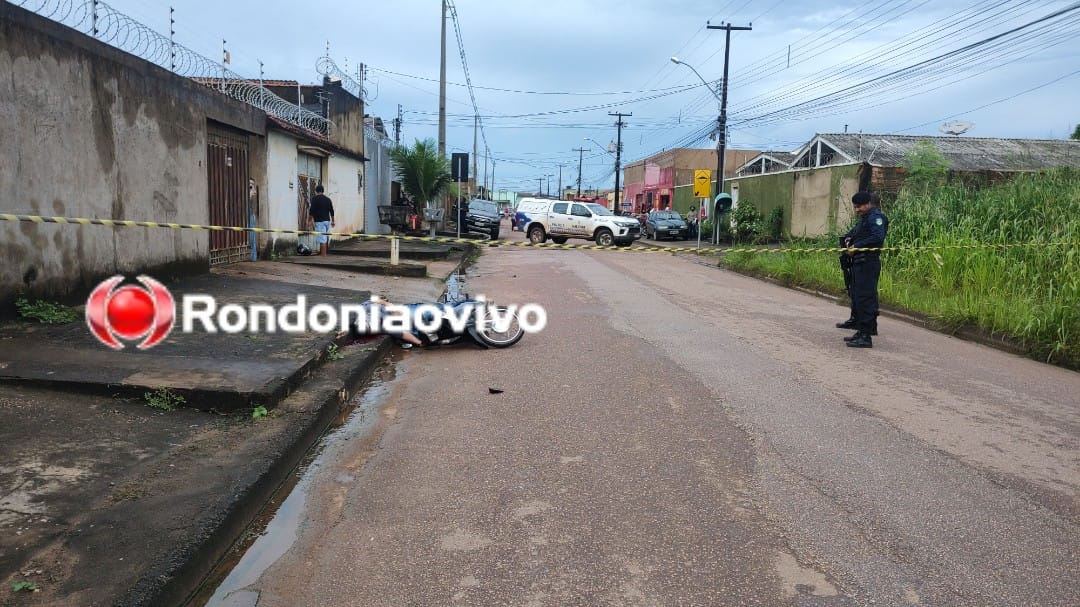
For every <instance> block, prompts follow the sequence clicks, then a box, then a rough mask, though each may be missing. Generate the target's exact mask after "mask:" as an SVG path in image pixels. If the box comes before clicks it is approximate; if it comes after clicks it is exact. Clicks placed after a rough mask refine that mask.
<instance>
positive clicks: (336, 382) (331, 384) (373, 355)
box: [121, 245, 481, 606]
mask: <svg viewBox="0 0 1080 607" xmlns="http://www.w3.org/2000/svg"><path fill="white" fill-rule="evenodd" d="M480 250H481V247H479V246H477V245H469V246H467V247H466V254H465V255H463V256H462V258H461V260H460V261H459V262H458V263H457V265H456V266H455V267H454V269H453V270H451V271H450V272H448V273H447V275H446V276H444V277H442V279H443V280H446V279H447V278H449V277H450V275H452V274H454V273H458V272H461V271H462V270H463V269H464V268H467V267H468V266H469V265H471V264H472V263H473V262H474V261H475V257H474V252H475V251H480ZM342 341H347V339H346V338H345V337H343V338H340V339H338V340H335V341H334V343H338V345H341V344H340V343H339V342H342ZM371 343H372V344H374V347H373V348H372V349H371V351H370V354H368V355H366V356H364V360H363V361H362V362H360V363H359V364H357V365H356V366H354V367H350V368H349V369H348V370H347V371H346V372H345V374H344V377H339V376H337V375H335V376H334V377H331V378H319V375H320V374H321V373H326V372H328V371H329V370H330V369H332V366H333V364H334V363H330V362H325V361H323V364H321V365H319V366H317V367H315V368H314V370H312V369H311V368H308V370H307V373H305V374H304V375H303V378H302V379H304V380H306V382H305V385H306V384H308V383H310V384H315V387H316V390H318V396H316V397H315V398H316V402H315V403H313V404H314V405H315V409H316V410H317V413H316V414H315V415H314V416H313V417H311V418H308V420H307V423H306V424H305V425H303V426H297V427H294V428H293V429H292V431H291V436H290V437H289V439H288V441H287V442H288V447H287V448H286V449H285V450H283V451H282V452H281V453H278V454H276V456H275V457H274V459H273V460H270V461H266V462H265V464H264V466H263V468H262V471H261V472H260V474H259V477H258V478H257V479H256V480H255V481H254V482H253V483H252V484H250V485H249V486H248V487H247V488H245V489H244V490H243V491H241V492H238V493H237V494H236V496H235V500H234V501H233V502H232V507H231V508H230V509H229V510H228V511H227V512H224V513H223V514H222V515H221V516H220V518H218V519H215V520H214V521H211V522H210V523H209V524H208V525H207V526H206V527H204V528H203V529H200V530H198V531H197V532H196V533H194V534H192V537H193V538H195V539H194V540H193V541H192V543H191V544H189V545H187V546H180V547H178V548H177V549H176V550H175V551H174V552H173V554H172V555H171V556H170V562H171V564H170V563H160V564H154V565H152V566H151V567H150V568H149V569H148V570H147V571H146V572H145V573H144V574H143V576H142V577H141V578H140V579H139V580H138V581H136V583H135V584H134V585H133V586H132V587H131V589H130V590H129V591H128V592H127V593H126V595H125V598H124V599H123V600H122V601H121V604H123V605H132V606H136V605H137V606H142V605H147V606H149V605H163V604H164V605H182V604H185V603H186V602H187V601H189V600H191V599H192V598H193V597H194V595H195V594H196V593H198V592H199V591H200V590H201V589H202V585H203V584H204V583H206V582H207V578H208V576H210V575H211V574H212V573H213V572H214V570H215V569H216V568H217V566H218V564H219V563H220V562H221V561H222V559H224V558H225V557H226V556H227V554H228V552H229V550H230V549H231V548H232V547H233V545H235V543H236V542H237V541H238V540H239V539H240V538H241V537H242V535H243V533H244V530H245V529H247V528H248V526H249V525H250V524H251V523H252V521H254V520H255V518H256V517H257V516H258V514H259V513H260V512H261V511H262V509H263V508H264V507H265V506H266V504H267V502H268V501H269V500H270V498H271V497H273V495H274V493H275V492H276V491H277V490H278V488H279V487H281V485H282V484H283V483H284V482H285V481H286V480H287V478H288V477H289V475H290V474H292V473H293V471H294V470H295V469H296V467H297V466H298V465H299V464H300V462H301V461H302V460H303V458H304V457H305V455H307V453H308V452H309V451H310V449H311V448H312V446H314V445H315V443H316V442H317V441H318V440H319V438H320V437H322V436H323V434H324V433H325V432H326V430H327V428H329V427H330V425H331V423H333V421H334V419H335V418H336V417H337V415H338V414H339V412H340V410H341V406H342V405H343V404H344V403H346V402H348V400H349V399H350V398H351V397H353V396H355V395H356V394H357V393H358V392H359V390H360V389H361V388H362V387H363V385H364V384H365V383H366V382H367V381H368V380H369V379H370V378H371V376H372V374H374V372H375V369H376V368H377V367H378V366H379V365H380V364H382V362H383V361H384V360H385V359H386V358H387V357H388V356H389V354H390V352H391V349H392V343H393V342H392V339H391V338H390V337H382V338H380V339H379V340H377V341H374V342H371ZM320 359H321V351H320V355H316V357H315V358H314V359H313V360H312V363H317V362H319V361H320ZM320 382H321V383H323V384H324V385H323V386H321V387H319V386H318V384H319V383H320ZM304 394H305V392H304V390H303V389H302V388H301V389H300V390H297V391H295V392H292V393H291V394H289V395H287V396H285V397H284V400H282V401H281V402H280V403H278V405H277V406H281V405H282V404H284V403H285V402H286V401H288V400H290V399H298V400H299V399H301V398H303V396H304Z"/></svg>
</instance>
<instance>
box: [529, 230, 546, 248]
mask: <svg viewBox="0 0 1080 607" xmlns="http://www.w3.org/2000/svg"><path fill="white" fill-rule="evenodd" d="M545 240H547V235H546V234H544V228H543V227H542V226H533V227H531V228H529V242H531V243H533V244H543V242H544V241H545Z"/></svg>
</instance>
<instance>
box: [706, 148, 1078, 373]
mask: <svg viewBox="0 0 1080 607" xmlns="http://www.w3.org/2000/svg"><path fill="white" fill-rule="evenodd" d="M884 211H885V213H886V215H888V217H889V236H888V240H887V241H886V243H885V244H886V247H889V248H891V247H900V248H901V249H900V250H891V251H886V252H885V253H884V254H883V256H882V276H881V283H880V295H881V301H882V303H883V304H885V305H889V306H893V307H897V308H902V309H907V310H911V311H914V312H918V313H920V314H923V315H926V316H929V317H931V318H934V319H937V320H938V321H940V322H941V323H942V324H944V325H945V326H947V327H953V328H958V327H961V326H974V327H978V328H981V329H983V330H986V331H990V332H993V333H997V334H1001V335H1005V336H1008V337H1011V338H1013V339H1016V340H1018V341H1021V342H1024V343H1026V344H1027V345H1028V347H1029V348H1030V350H1031V352H1032V354H1033V355H1034V356H1036V357H1038V358H1041V359H1043V360H1047V361H1048V362H1058V363H1062V364H1065V365H1068V366H1071V367H1074V368H1080V171H1077V170H1071V169H1060V170H1054V171H1050V172H1045V173H1038V174H1029V175H1023V176H1019V177H1017V178H1015V179H1013V180H1011V181H1009V182H1006V183H1002V184H998V185H996V186H992V187H988V188H984V189H968V188H965V187H963V186H942V187H938V188H932V189H929V190H924V191H922V192H907V191H905V192H901V194H900V196H899V197H898V199H897V201H896V202H895V203H894V204H892V205H890V206H889V207H888V208H886V209H884ZM1062 243H1064V244H1062ZM836 246H837V237H836V235H830V236H828V237H823V238H821V239H817V240H815V241H810V242H799V243H792V244H791V246H790V247H788V248H790V249H795V250H797V251H801V250H805V249H813V248H819V247H827V248H832V247H836ZM965 247H967V248H965ZM721 264H723V265H727V266H729V267H733V268H737V269H742V270H746V271H751V272H758V273H764V274H768V275H770V276H773V277H775V278H778V279H779V280H781V281H783V282H785V283H787V284H797V285H801V286H806V287H812V288H818V289H825V290H831V291H835V292H840V291H841V290H842V288H843V282H842V279H841V277H840V271H839V268H838V264H837V253H836V252H828V253H824V252H814V253H806V252H792V251H790V250H789V251H787V252H781V253H775V254H767V253H759V254H754V253H740V254H732V255H728V256H725V257H724V258H722V260H721Z"/></svg>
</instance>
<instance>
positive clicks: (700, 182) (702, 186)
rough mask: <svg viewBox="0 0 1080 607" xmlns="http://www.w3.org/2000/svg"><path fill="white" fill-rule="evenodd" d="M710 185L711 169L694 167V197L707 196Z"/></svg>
mask: <svg viewBox="0 0 1080 607" xmlns="http://www.w3.org/2000/svg"><path fill="white" fill-rule="evenodd" d="M711 185H712V171H710V170H709V169H694V198H708V197H709V189H710V186H711Z"/></svg>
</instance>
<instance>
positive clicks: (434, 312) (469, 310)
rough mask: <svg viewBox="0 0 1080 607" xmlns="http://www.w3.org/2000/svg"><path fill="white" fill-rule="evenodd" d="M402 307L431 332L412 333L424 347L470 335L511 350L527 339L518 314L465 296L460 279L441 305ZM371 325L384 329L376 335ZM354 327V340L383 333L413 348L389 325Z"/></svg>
mask: <svg viewBox="0 0 1080 607" xmlns="http://www.w3.org/2000/svg"><path fill="white" fill-rule="evenodd" d="M365 306H368V307H369V309H370V308H375V309H378V311H379V312H381V311H382V310H384V309H386V307H387V306H385V305H384V304H381V303H378V302H371V303H369V304H365ZM399 308H404V309H405V310H407V311H408V312H409V314H416V315H417V316H418V319H419V320H420V321H422V323H423V324H424V325H425V326H427V327H428V328H430V329H431V330H420V329H413V330H412V331H411V332H412V333H413V335H416V336H417V337H418V338H419V339H420V341H421V342H422V343H423V346H424V347H430V346H445V345H450V344H454V343H457V342H460V341H461V340H463V339H465V338H466V336H468V337H469V338H471V339H472V340H473V341H474V342H476V343H477V344H479V345H481V346H484V347H488V348H509V347H510V346H512V345H514V344H516V343H517V342H519V341H521V338H522V337H524V336H525V330H524V328H522V326H521V322H520V320H519V319H518V316H517V312H516V311H514V310H510V309H508V308H505V307H502V306H496V305H494V304H492V303H491V302H488V301H484V300H478V299H472V298H470V297H469V296H468V295H466V294H464V293H461V292H460V289H459V288H458V283H457V280H456V277H451V281H450V282H449V284H448V286H447V291H446V293H444V294H443V295H442V296H441V297H440V298H439V300H438V301H437V302H435V303H412V304H405V305H403V306H399ZM365 320H371V319H365ZM418 324H419V323H418ZM370 326H378V327H381V328H382V329H383V330H381V331H374V332H373V331H371V330H369V329H368V328H367V327H370ZM350 328H351V332H352V334H353V336H354V337H358V336H362V335H372V334H379V333H382V334H387V335H390V336H391V337H394V339H395V341H397V342H398V344H399V345H402V346H404V347H410V346H411V344H408V343H407V342H405V341H404V340H403V339H401V337H400V336H399V335H395V334H394V333H393V332H391V331H387V330H385V328H386V325H385V323H376V322H368V323H367V325H366V326H364V327H361V325H360V323H359V321H358V320H354V321H353V322H352V323H351V324H350Z"/></svg>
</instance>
